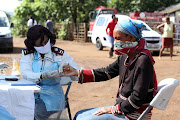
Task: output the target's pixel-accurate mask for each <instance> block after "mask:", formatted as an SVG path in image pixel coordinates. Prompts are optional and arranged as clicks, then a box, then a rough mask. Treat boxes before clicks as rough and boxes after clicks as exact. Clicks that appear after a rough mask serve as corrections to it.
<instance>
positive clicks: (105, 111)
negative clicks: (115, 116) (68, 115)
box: [93, 107, 111, 115]
mask: <svg viewBox="0 0 180 120" xmlns="http://www.w3.org/2000/svg"><path fill="white" fill-rule="evenodd" d="M102 114H111V108H110V107H103V108H101V109H99V110H97V111H96V112H95V113H93V115H102Z"/></svg>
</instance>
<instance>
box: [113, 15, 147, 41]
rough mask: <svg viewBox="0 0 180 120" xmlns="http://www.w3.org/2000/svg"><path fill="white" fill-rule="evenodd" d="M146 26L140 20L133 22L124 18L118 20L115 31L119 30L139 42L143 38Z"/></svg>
mask: <svg viewBox="0 0 180 120" xmlns="http://www.w3.org/2000/svg"><path fill="white" fill-rule="evenodd" d="M145 28H146V26H145V25H144V24H143V22H141V21H139V20H133V19H130V18H124V19H120V20H118V22H117V24H116V26H115V28H114V29H115V30H119V31H121V32H123V33H126V34H128V35H133V36H134V37H135V38H137V39H138V40H139V39H140V38H141V37H142V30H143V29H145Z"/></svg>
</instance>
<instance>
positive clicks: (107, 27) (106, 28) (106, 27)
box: [106, 24, 109, 34]
mask: <svg viewBox="0 0 180 120" xmlns="http://www.w3.org/2000/svg"><path fill="white" fill-rule="evenodd" d="M108 28H109V24H108V25H107V27H106V34H108V31H107V30H108Z"/></svg>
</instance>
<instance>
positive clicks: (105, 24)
mask: <svg viewBox="0 0 180 120" xmlns="http://www.w3.org/2000/svg"><path fill="white" fill-rule="evenodd" d="M108 20H109V18H107V19H106V22H105V24H104V25H105V26H107V23H108Z"/></svg>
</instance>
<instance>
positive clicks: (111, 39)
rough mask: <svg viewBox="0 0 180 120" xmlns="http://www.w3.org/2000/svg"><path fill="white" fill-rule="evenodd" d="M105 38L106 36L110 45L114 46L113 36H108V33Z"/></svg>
mask: <svg viewBox="0 0 180 120" xmlns="http://www.w3.org/2000/svg"><path fill="white" fill-rule="evenodd" d="M107 38H108V40H109V42H110V43H111V46H110V47H113V46H114V37H113V36H110V35H107Z"/></svg>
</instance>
